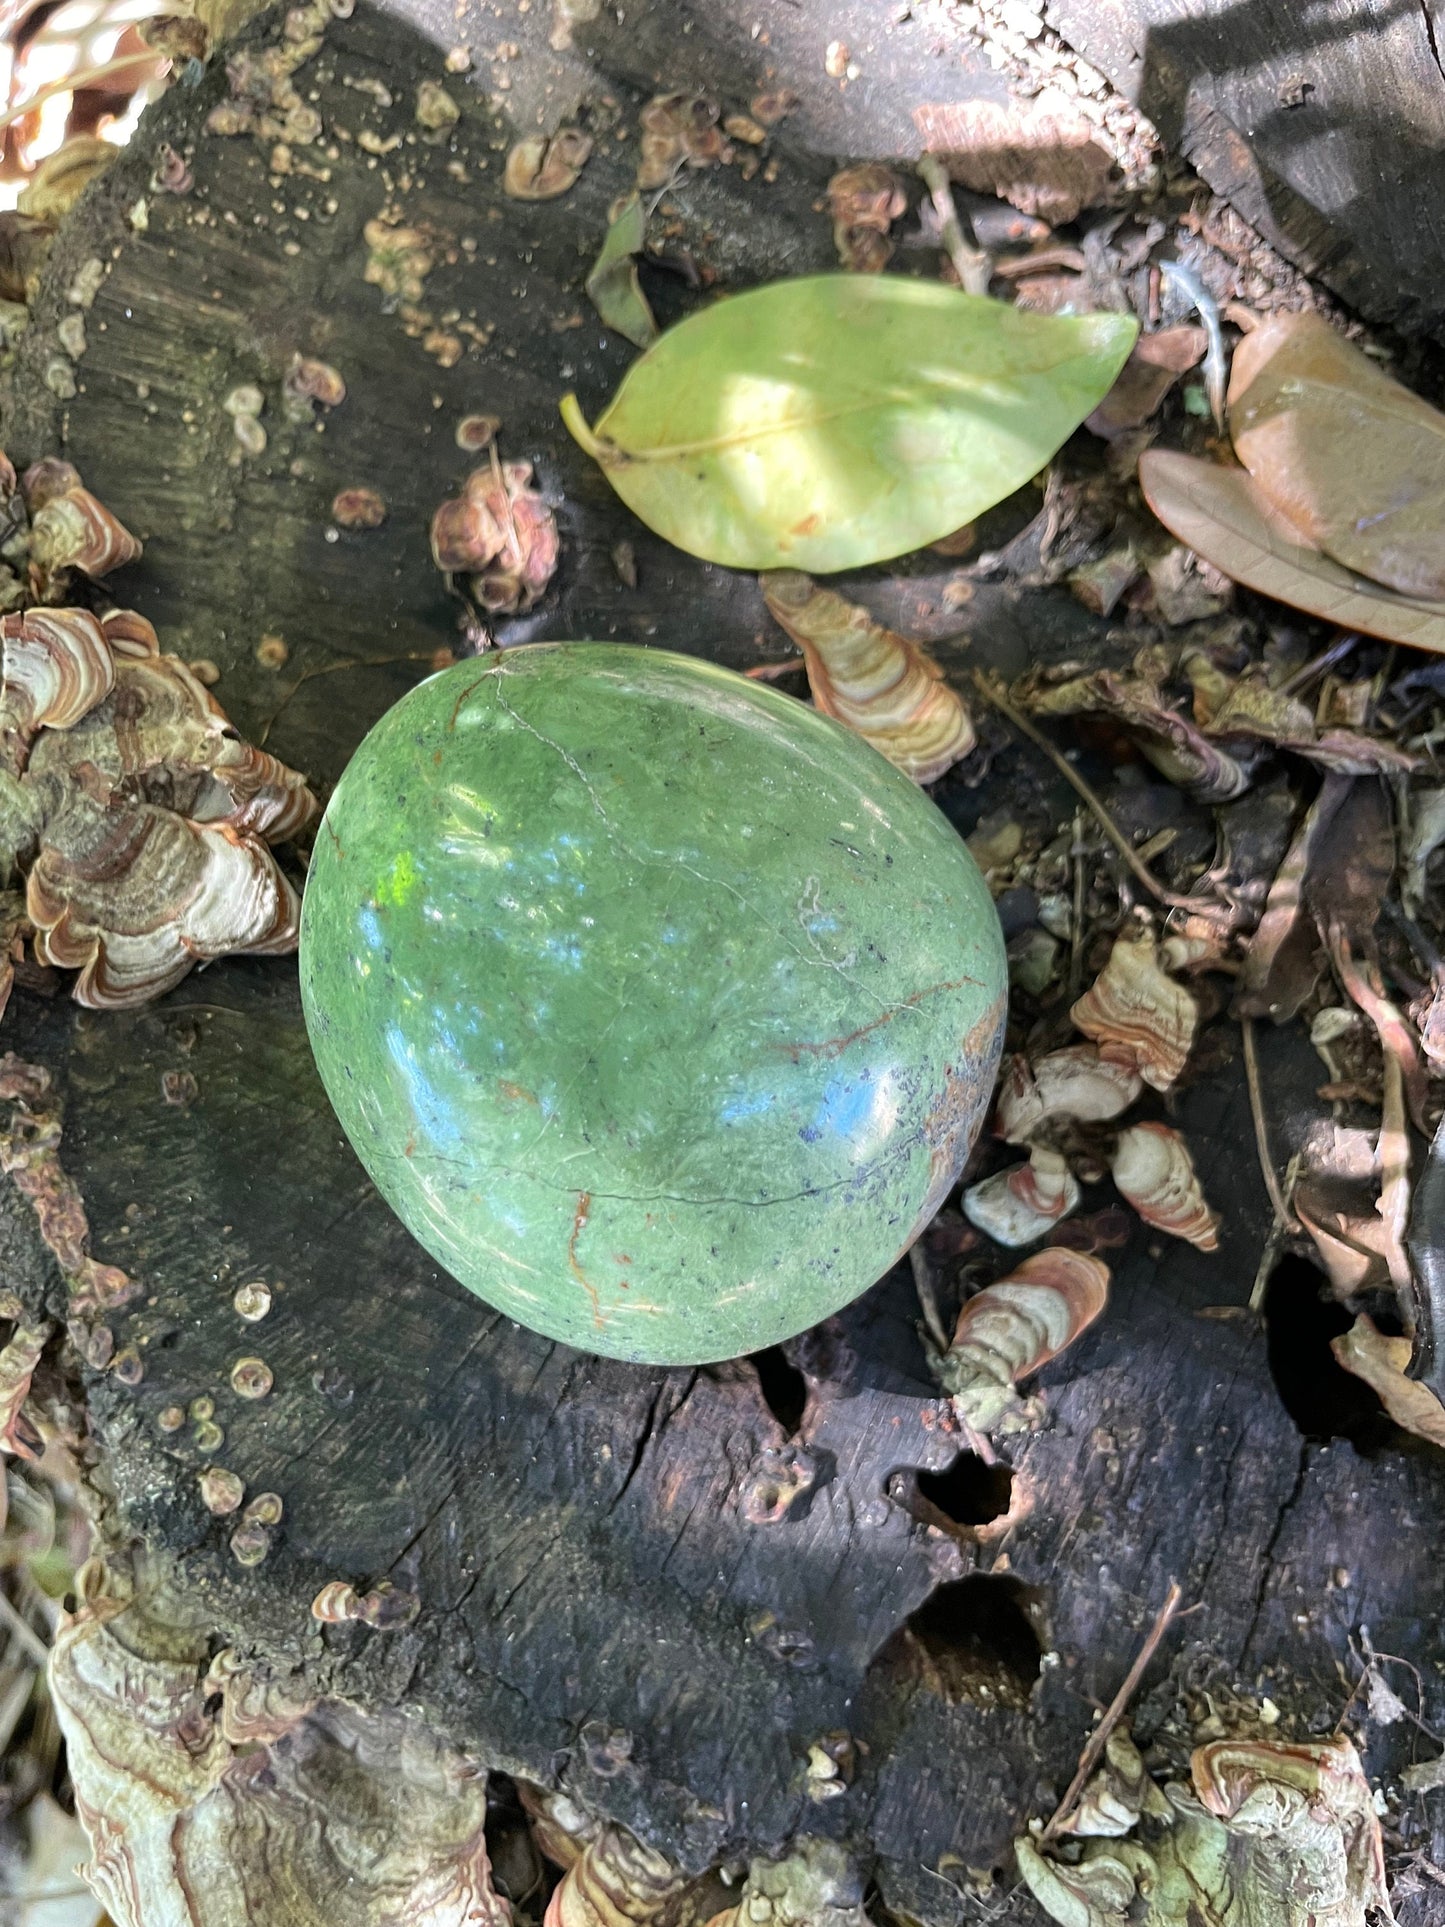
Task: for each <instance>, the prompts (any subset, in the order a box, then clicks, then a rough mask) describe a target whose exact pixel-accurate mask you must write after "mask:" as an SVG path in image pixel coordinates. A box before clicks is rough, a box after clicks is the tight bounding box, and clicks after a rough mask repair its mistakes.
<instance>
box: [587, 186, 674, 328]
mask: <svg viewBox="0 0 1445 1927" xmlns="http://www.w3.org/2000/svg"><path fill="white" fill-rule="evenodd" d="M646 235H647V214H646V210H645V209H644V208H643V205H642V196H641V195H640V194H638V193H635V192H634V193H632V194H625V195H623V196H622V198H621V199H620V200H617V201H614V202H613V203H612V207H611V209H610V211H609V213H608V216H607V238H606V240H605V241H604V242H603V243H602V252H601V253H600V254H599V255H598V257H597V259H596V260H595V261H594V262H593V264H592V268H591V271H590V272H589V274H588V276H587V282H586V287H587V298H588V300H589V301H590V302H591V303H592V305H593V307H594V308H595V309H596V310H597V312H598V314H599V315H600V316H601V318H602V320H603V322H604V323H605V324H606V325H607V327H609V328H611V329H613V330H614V331H615V332H616V333H617V334H620V335H621V336H622V337H623V338H624V339H625V340H627V341H630V342H632V343H633V344H634V346H636V347H638V348H650V347H651V346H652V344H653V342H654V341H656V339H657V322H656V321H655V320H654V319H653V314H652V309H651V308H650V307H649V306H648V305H647V296H646V295H645V294H644V293H643V292H642V283H641V282H640V281H639V280H638V278H637V257H638V255H639V254H641V252H642V249H643V243H644V241H645V239H646Z"/></svg>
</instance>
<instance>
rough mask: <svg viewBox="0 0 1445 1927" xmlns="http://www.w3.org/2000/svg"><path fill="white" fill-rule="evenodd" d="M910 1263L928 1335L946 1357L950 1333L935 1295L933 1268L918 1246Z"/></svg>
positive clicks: (909, 1259) (912, 1252) (914, 1286)
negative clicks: (944, 1323)
mask: <svg viewBox="0 0 1445 1927" xmlns="http://www.w3.org/2000/svg"><path fill="white" fill-rule="evenodd" d="M908 1263H909V1266H910V1267H911V1269H912V1272H913V1288H914V1290H915V1291H916V1292H917V1293H918V1309H919V1310H920V1311H921V1312H922V1313H923V1322H924V1324H925V1325H926V1326H927V1327H928V1335H929V1337H930V1338H931V1339H932V1340H933V1342H934V1344H935V1345H936V1346H937V1347H938V1350H939V1353H940V1355H941V1356H942V1355H946V1354H947V1351H948V1333H947V1332H946V1331H945V1330H944V1327H943V1319H942V1317H941V1316H940V1314H939V1310H938V1300H937V1299H936V1298H935V1297H934V1294H933V1267H932V1266H931V1265H930V1264H929V1262H928V1259H927V1258H926V1257H925V1256H924V1254H923V1252H922V1250H921V1249H920V1248H919V1246H918V1245H917V1244H915V1245H914V1247H913V1249H912V1250H911V1251H910V1252H909V1254H908Z"/></svg>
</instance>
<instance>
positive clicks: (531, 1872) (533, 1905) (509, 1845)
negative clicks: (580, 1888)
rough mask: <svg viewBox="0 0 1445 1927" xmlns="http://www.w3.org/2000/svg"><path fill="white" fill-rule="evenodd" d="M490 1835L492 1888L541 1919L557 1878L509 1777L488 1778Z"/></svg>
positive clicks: (513, 1903) (489, 1776) (487, 1832)
mask: <svg viewBox="0 0 1445 1927" xmlns="http://www.w3.org/2000/svg"><path fill="white" fill-rule="evenodd" d="M486 1834H487V1854H488V1857H489V1858H490V1860H491V1863H492V1885H493V1886H494V1887H495V1888H496V1890H497V1892H498V1893H499V1894H501V1895H502V1896H503V1898H504V1899H507V1900H510V1901H511V1903H512V1905H513V1907H514V1908H518V1909H525V1910H526V1911H527V1912H528V1913H529V1914H534V1915H540V1914H541V1911H542V1908H543V1906H544V1905H545V1903H546V1899H547V1896H548V1894H549V1891H550V1889H551V1888H552V1886H554V1885H555V1884H556V1879H557V1875H556V1874H555V1873H554V1872H551V1871H550V1870H549V1868H548V1865H547V1863H546V1862H545V1861H544V1860H543V1858H542V1856H541V1854H540V1853H539V1852H538V1851H537V1845H536V1841H535V1840H534V1839H533V1837H532V1826H531V1822H530V1820H529V1819H528V1816H527V1813H526V1810H525V1808H524V1807H523V1805H522V1802H521V1800H520V1798H519V1797H518V1794H517V1783H516V1781H515V1780H513V1779H511V1778H509V1777H508V1775H507V1774H505V1773H491V1774H489V1775H488V1776H487V1821H486Z"/></svg>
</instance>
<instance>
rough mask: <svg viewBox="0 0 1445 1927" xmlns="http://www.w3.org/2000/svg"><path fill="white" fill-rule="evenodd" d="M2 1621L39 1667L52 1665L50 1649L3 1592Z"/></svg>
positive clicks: (1, 1603) (0, 1595) (1, 1601)
mask: <svg viewBox="0 0 1445 1927" xmlns="http://www.w3.org/2000/svg"><path fill="white" fill-rule="evenodd" d="M0 1620H3V1621H4V1622H5V1624H6V1625H7V1626H8V1627H9V1629H10V1631H11V1632H12V1633H14V1635H15V1637H16V1638H17V1639H18V1640H19V1641H20V1644H21V1645H22V1646H23V1647H24V1648H25V1650H26V1652H27V1653H28V1654H29V1655H30V1657H31V1659H33V1660H34V1661H35V1664H36V1665H37V1666H40V1667H45V1666H47V1665H48V1664H49V1663H50V1648H49V1647H48V1646H47V1645H46V1644H45V1641H44V1640H43V1639H42V1638H41V1637H40V1635H39V1633H37V1632H36V1630H35V1628H34V1627H33V1626H32V1625H31V1624H30V1623H29V1621H28V1620H26V1619H23V1618H22V1617H21V1616H20V1614H19V1612H18V1611H17V1610H16V1608H15V1606H14V1605H13V1604H12V1603H11V1601H10V1599H9V1598H8V1597H7V1595H6V1594H5V1593H3V1592H0Z"/></svg>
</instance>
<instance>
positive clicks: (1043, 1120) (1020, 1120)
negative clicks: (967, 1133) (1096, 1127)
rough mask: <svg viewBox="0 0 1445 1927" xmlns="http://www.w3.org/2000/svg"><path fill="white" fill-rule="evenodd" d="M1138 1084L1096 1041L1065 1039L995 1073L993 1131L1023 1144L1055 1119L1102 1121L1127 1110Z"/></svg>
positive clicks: (1128, 1068) (1012, 1059) (1140, 1081)
mask: <svg viewBox="0 0 1445 1927" xmlns="http://www.w3.org/2000/svg"><path fill="white" fill-rule="evenodd" d="M1143 1088H1144V1081H1143V1079H1142V1078H1141V1077H1140V1075H1139V1073H1138V1071H1137V1070H1136V1069H1135V1068H1134V1066H1133V1065H1132V1064H1131V1063H1127V1062H1124V1061H1122V1060H1121V1059H1119V1058H1112V1057H1104V1056H1103V1055H1102V1054H1101V1053H1100V1051H1099V1048H1098V1046H1097V1045H1096V1044H1070V1045H1068V1046H1067V1047H1066V1048H1065V1049H1063V1050H1055V1051H1049V1052H1048V1053H1047V1054H1046V1055H1045V1056H1043V1057H1041V1058H1040V1059H1039V1060H1038V1062H1037V1063H1036V1064H1033V1065H1030V1063H1029V1061H1028V1059H1027V1058H1026V1057H1024V1056H1022V1055H1017V1056H1013V1057H1010V1058H1007V1059H1006V1060H1005V1062H1004V1066H1003V1070H1002V1073H1001V1074H1000V1077H999V1088H998V1095H997V1097H996V1099H995V1108H994V1130H995V1131H996V1132H997V1133H998V1135H999V1136H1000V1137H1001V1138H1004V1139H1005V1140H1006V1141H1007V1142H1008V1143H1010V1144H1026V1143H1028V1141H1029V1139H1030V1138H1032V1137H1033V1136H1034V1135H1035V1133H1036V1132H1038V1131H1039V1130H1041V1129H1042V1128H1043V1126H1045V1125H1046V1124H1050V1123H1053V1122H1054V1121H1055V1120H1056V1119H1057V1120H1062V1119H1068V1120H1071V1121H1074V1122H1078V1123H1081V1124H1104V1123H1107V1122H1108V1121H1109V1119H1110V1118H1115V1117H1117V1116H1118V1115H1119V1113H1120V1112H1121V1111H1125V1110H1127V1109H1128V1108H1129V1106H1130V1105H1131V1104H1132V1103H1133V1102H1134V1100H1135V1098H1136V1097H1138V1095H1139V1093H1140V1091H1141V1090H1142V1089H1143Z"/></svg>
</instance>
